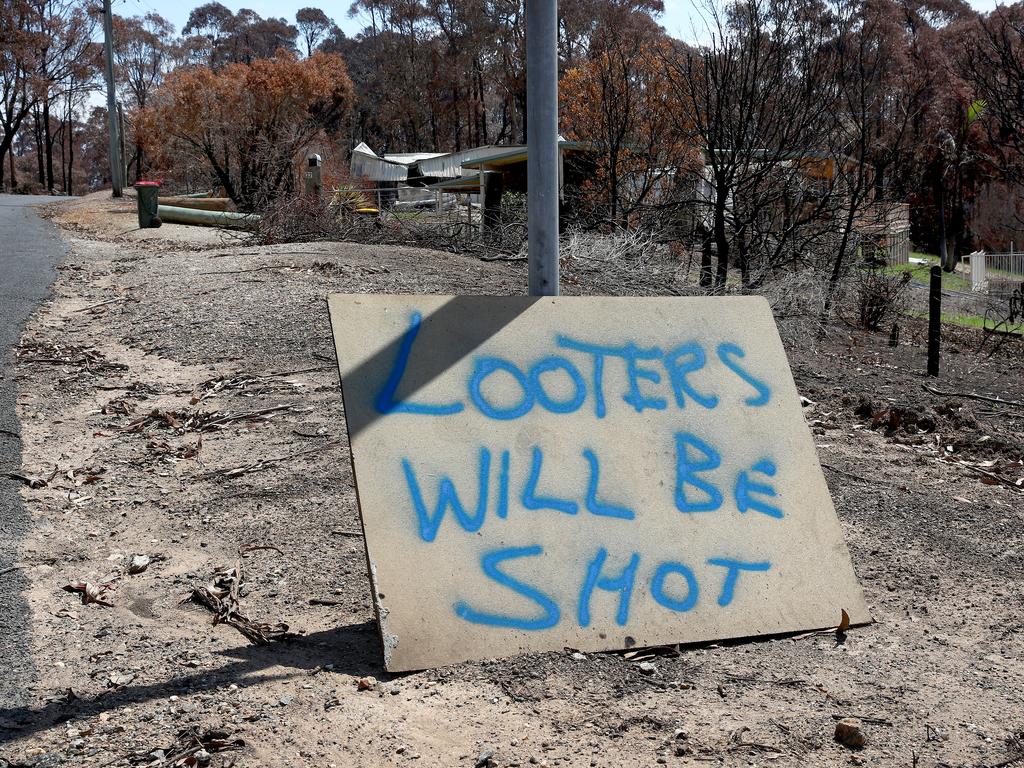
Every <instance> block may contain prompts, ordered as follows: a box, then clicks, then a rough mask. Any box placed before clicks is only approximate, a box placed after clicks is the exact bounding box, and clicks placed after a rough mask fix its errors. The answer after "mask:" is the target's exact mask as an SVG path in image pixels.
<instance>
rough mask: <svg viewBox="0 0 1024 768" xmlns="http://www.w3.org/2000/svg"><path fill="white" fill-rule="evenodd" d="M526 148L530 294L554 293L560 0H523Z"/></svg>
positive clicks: (556, 237)
mask: <svg viewBox="0 0 1024 768" xmlns="http://www.w3.org/2000/svg"><path fill="white" fill-rule="evenodd" d="M526 151H527V165H526V186H527V189H526V193H527V205H526V207H527V219H526V224H527V230H528V233H529V235H528V240H529V242H528V246H529V273H530V295H531V296H557V295H558V0H526ZM482 191H483V190H482V189H481V192H482Z"/></svg>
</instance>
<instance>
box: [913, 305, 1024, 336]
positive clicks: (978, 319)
mask: <svg viewBox="0 0 1024 768" xmlns="http://www.w3.org/2000/svg"><path fill="white" fill-rule="evenodd" d="M905 314H907V315H910V316H911V317H919V318H921V319H923V320H927V319H928V313H927V312H925V311H922V310H919V309H908V310H906V312H905ZM941 319H942V322H943V323H946V324H947V325H958V326H960V327H961V328H973V329H975V330H978V331H981V330H986V329H987V330H991V329H993V328H994V327H995V323H994V322H993V321H991V320H989V321H988V322H987V323H986V322H985V318H984V317H982V316H981V315H948V314H946V313H945V312H943V313H942V315H941ZM999 330H1001V331H1010V332H1011V333H1020V332H1022V331H1024V325H1017V326H1002V327H1000V329H999Z"/></svg>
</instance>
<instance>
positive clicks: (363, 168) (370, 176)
mask: <svg viewBox="0 0 1024 768" xmlns="http://www.w3.org/2000/svg"><path fill="white" fill-rule="evenodd" d="M349 170H350V172H351V174H352V178H354V179H367V180H368V181H405V180H406V179H408V178H409V166H407V165H403V164H402V163H395V162H392V161H390V160H387V159H385V158H382V157H377V155H376V154H375V153H374V151H373V150H372V149H370V148H369V147H368V146H366V144H365V143H364V142H360V143H359V144H358V146H356V147H355V149H353V150H352V157H351V159H350V161H349Z"/></svg>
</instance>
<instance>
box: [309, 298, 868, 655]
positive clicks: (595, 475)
mask: <svg viewBox="0 0 1024 768" xmlns="http://www.w3.org/2000/svg"><path fill="white" fill-rule="evenodd" d="M329 306H330V313H331V322H332V326H333V330H334V340H335V345H336V347H337V353H338V362H339V365H340V369H341V380H342V394H343V399H344V406H345V416H346V421H347V425H348V430H349V436H350V438H351V446H352V461H353V464H354V469H355V477H356V486H357V489H358V496H359V506H360V511H361V515H362V521H363V531H364V533H365V540H366V554H367V560H368V563H369V570H370V579H371V585H372V589H373V595H374V605H375V607H376V611H377V617H378V622H379V626H380V631H381V636H382V641H383V646H384V660H385V665H386V667H387V668H388V669H389V670H392V671H400V670H409V669H422V668H426V667H431V666H435V665H441V664H447V663H451V662H456V661H462V660H468V659H478V658H489V657H497V656H508V655H513V654H516V653H521V652H526V651H537V650H551V649H556V650H560V649H562V648H564V647H571V648H578V649H582V650H608V649H616V648H627V647H630V646H633V645H638V646H644V645H657V644H664V643H678V642H683V643H686V642H696V641H705V640H713V639H723V638H732V637H748V636H754V635H766V634H777V633H782V632H789V631H797V630H807V629H817V628H823V627H828V626H835V625H836V624H838V623H839V619H840V611H841V609H845V610H846V611H847V612H848V613H849V615H850V617H851V619H852V620H853V622H854V623H861V622H865V621H869V620H870V616H869V614H868V610H867V607H866V605H865V603H864V600H863V596H862V594H861V591H860V587H859V586H858V584H857V581H856V578H855V576H854V572H853V568H852V566H851V563H850V557H849V553H848V552H847V550H846V546H845V545H844V544H843V541H842V535H841V530H840V526H839V522H838V520H837V518H836V514H835V510H834V509H833V507H832V502H831V499H830V497H829V493H828V488H827V486H826V485H825V480H824V477H823V476H822V472H821V468H820V466H819V464H818V460H817V457H816V455H815V451H814V444H813V442H812V440H811V436H810V432H809V431H808V428H807V426H806V425H805V423H804V420H803V416H802V414H801V408H800V401H799V397H798V395H797V392H796V387H795V386H794V384H793V378H792V374H791V373H790V371H789V366H788V364H787V361H786V356H785V352H784V351H783V348H782V344H781V342H780V340H779V335H778V331H777V330H776V328H775V323H774V320H773V318H772V315H771V311H770V310H769V308H768V305H767V303H766V302H765V301H764V300H762V299H760V298H756V297H736V298H597V297H594V298H589V297H588V298H551V297H547V298H530V297H453V296H380V295H334V296H331V297H330V299H329Z"/></svg>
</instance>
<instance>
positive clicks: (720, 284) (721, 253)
mask: <svg viewBox="0 0 1024 768" xmlns="http://www.w3.org/2000/svg"><path fill="white" fill-rule="evenodd" d="M726 203H727V193H726V191H725V189H724V187H723V186H722V185H721V184H719V185H718V187H717V189H716V192H715V247H716V249H717V251H718V254H717V255H718V263H717V265H716V269H715V292H716V293H721V292H723V291H724V290H725V281H726V279H727V278H728V276H729V233H728V232H727V230H726V227H725V214H726Z"/></svg>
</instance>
